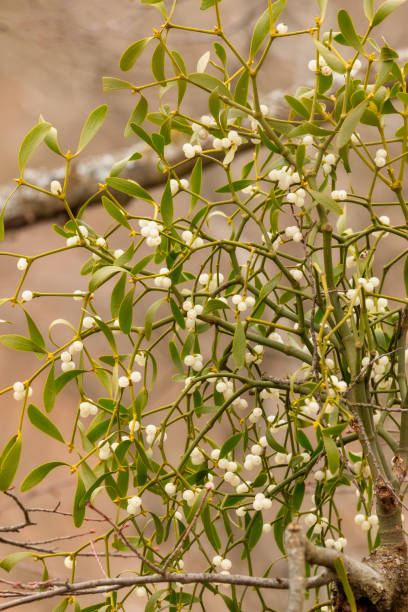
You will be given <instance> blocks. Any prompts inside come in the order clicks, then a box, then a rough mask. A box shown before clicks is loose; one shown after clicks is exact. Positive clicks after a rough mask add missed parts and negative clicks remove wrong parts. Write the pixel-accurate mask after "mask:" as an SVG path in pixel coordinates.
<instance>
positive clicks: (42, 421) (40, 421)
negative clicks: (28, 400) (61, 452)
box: [27, 404, 65, 442]
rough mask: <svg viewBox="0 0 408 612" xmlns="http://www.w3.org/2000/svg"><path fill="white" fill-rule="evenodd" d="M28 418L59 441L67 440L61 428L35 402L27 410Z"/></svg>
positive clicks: (35, 425)
mask: <svg viewBox="0 0 408 612" xmlns="http://www.w3.org/2000/svg"><path fill="white" fill-rule="evenodd" d="M27 414H28V418H29V419H30V421H31V423H32V424H33V425H34V427H37V429H39V430H40V431H42V432H44V433H45V434H47V436H51V438H54V439H55V440H58V441H59V442H65V440H64V438H63V436H62V434H61V432H60V430H59V429H58V427H57V426H56V425H54V423H53V422H52V421H50V419H49V418H48V417H47V416H45V414H43V413H42V412H41V410H39V409H38V408H37V407H36V406H34V404H30V405H29V407H28V410H27Z"/></svg>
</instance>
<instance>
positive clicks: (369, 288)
mask: <svg viewBox="0 0 408 612" xmlns="http://www.w3.org/2000/svg"><path fill="white" fill-rule="evenodd" d="M357 284H358V285H361V286H362V287H364V290H365V291H366V293H373V291H374V289H376V288H377V287H378V286H379V284H380V279H379V278H377V277H376V276H371V278H368V279H367V278H359V279H358V280H357Z"/></svg>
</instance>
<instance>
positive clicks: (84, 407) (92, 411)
mask: <svg viewBox="0 0 408 612" xmlns="http://www.w3.org/2000/svg"><path fill="white" fill-rule="evenodd" d="M79 414H80V416H81V418H82V419H86V418H87V417H89V416H95V415H96V414H98V407H97V406H95V404H91V402H81V403H80V404H79Z"/></svg>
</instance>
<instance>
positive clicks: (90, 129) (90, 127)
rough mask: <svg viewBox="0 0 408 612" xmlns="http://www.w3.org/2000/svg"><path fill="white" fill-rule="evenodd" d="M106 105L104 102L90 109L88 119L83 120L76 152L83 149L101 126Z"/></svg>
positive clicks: (106, 109) (106, 108)
mask: <svg viewBox="0 0 408 612" xmlns="http://www.w3.org/2000/svg"><path fill="white" fill-rule="evenodd" d="M107 112H108V107H107V105H106V104H101V106H98V107H97V108H95V110H93V111H92V113H91V114H90V115H89V117H88V119H87V120H86V121H85V125H84V127H83V128H82V132H81V135H80V137H79V143H78V149H77V154H78V153H80V152H81V151H83V149H84V148H85V147H86V145H87V144H89V143H90V142H91V140H92V139H93V138H94V137H95V136H96V134H97V132H98V131H99V129H100V128H101V127H102V123H103V122H104V121H105V117H106V113H107Z"/></svg>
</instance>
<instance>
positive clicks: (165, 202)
mask: <svg viewBox="0 0 408 612" xmlns="http://www.w3.org/2000/svg"><path fill="white" fill-rule="evenodd" d="M160 212H161V216H162V219H163V221H164V224H165V225H166V226H169V225H171V224H172V222H173V196H172V195H171V188H170V181H167V184H166V187H165V188H164V191H163V195H162V199H161V202H160Z"/></svg>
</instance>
